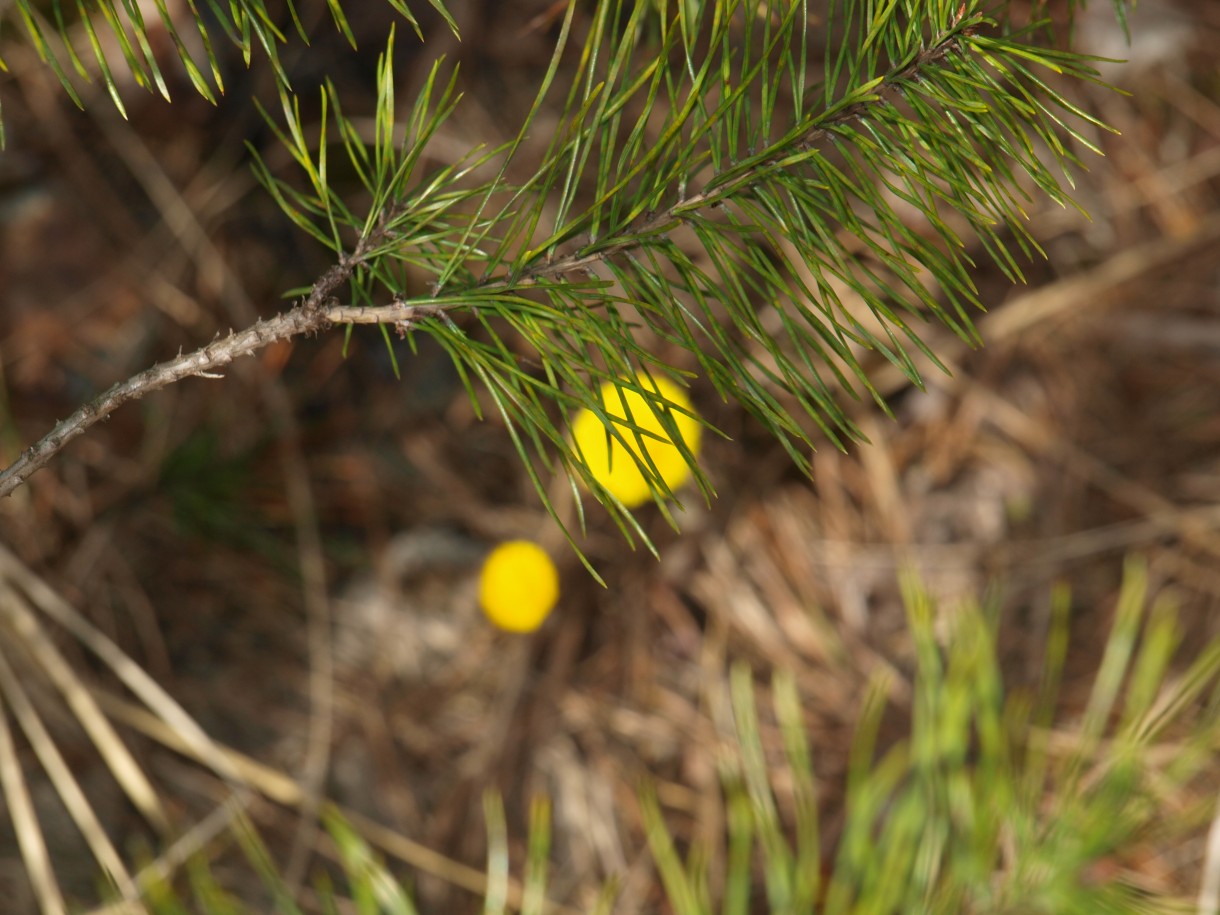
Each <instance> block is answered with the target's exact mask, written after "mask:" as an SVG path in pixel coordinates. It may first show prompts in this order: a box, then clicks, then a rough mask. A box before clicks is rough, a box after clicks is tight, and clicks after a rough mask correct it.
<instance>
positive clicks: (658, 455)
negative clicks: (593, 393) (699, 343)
mask: <svg viewBox="0 0 1220 915" xmlns="http://www.w3.org/2000/svg"><path fill="white" fill-rule="evenodd" d="M640 384H641V386H644V385H647V384H648V380H647V379H643V378H641V379H640ZM653 390H655V391H656V392H657V393H658V394H659V395H660V396H661V397H662V398H663V399H665V400H667V401H669V402H670V403H672V404H674V405H675V406H677V407H680V408H682V409H684V410H690V409H691V404H690V399H689V398H688V397H687V396H686V392H685V391H683V390H682V389H681V388H679V387H678V386H677V385H674V384H672V383H671V382H669V381H667V380H665V379H664V378H656V379H653ZM602 400H603V402H604V403H605V410H606V413H607V414H608V415H609V416H610V417H612V418H613V419H615V420H620V419H621V420H623V422H616V423H615V426H616V427H617V431H618V432H619V433H621V434H622V436H623V439H624V440H625V442H626V447H624V445H623V443H622V442H620V441H618V440H617V439H615V438H613V437H608V436H607V435H606V427H605V425H604V424H603V423H602V421H601V420H600V419H599V418H598V417H597V415H596V414H595V413H593V412H592V411H591V410H588V409H582V410H581V411H580V412H579V413H578V414H577V415H576V419H575V420H574V421H573V423H572V438H573V440H574V441H575V443H576V446H577V450H578V452H579V454H580V455H582V456H583V457H584V460H585V462H586V463H587V464H588V466H589V470H590V472H591V473H592V474H593V478H594V479H595V480H597V481H598V482H599V483H601V484H602V485H603V486H604V487H606V489H607V491H609V492H610V494H611V495H613V496H614V497H615V498H617V499H618V500H619V501H620V502H622V503H623V504H624V505H625V506H627V507H628V508H637V507H638V506H640V505H643V504H644V503H645V502H647V501H648V500H649V499H650V498H652V491H651V489H650V488H649V486H648V480H647V479H646V478H645V476H644V474H643V472H641V470H640V467H639V465H637V464H636V461H635V458H634V457H633V455H636V456H639V457H640V458H641V460H643V455H644V454H647V455H648V458H650V459H651V460H652V464H653V466H655V467H656V469H657V474H658V475H659V476H660V478H661V479H662V480H663V481H664V482H665V485H666V486H668V487H669V488H670V490H675V489H677V488H678V487H679V486H681V485H682V484H683V483H685V482H686V481H687V480H688V479H689V478H690V475H691V469H690V465H688V464H687V462H686V459H685V458H684V457H683V456H682V452H681V451H680V450H679V448H678V446H677V445H676V444H674V441H673V439H671V438H670V436H669V433H668V432H667V431H666V430H665V428H664V427H663V426H662V425H661V420H660V418H659V417H658V416H657V414H656V413H654V412H653V406H652V404H651V403H650V402H649V401H648V400H647V399H645V397H644V395H642V394H640V393H639V392H638V391H632V390H627V389H624V388H623V387H621V386H620V385H618V384H613V383H609V382H607V383H606V384H604V385H602ZM657 409H658V410H659V409H662V408H661V407H660V406H658V407H657ZM629 411H630V414H631V425H628V423H627V422H626V420H627V414H628V412H629ZM669 415H670V416H671V417H672V419H673V423H674V426H675V427H676V428H677V432H678V435H679V436H680V439H681V441H682V442H683V443H685V445H686V448H687V450H688V451H689V452H690V453H691V454H692V455H698V453H699V441H700V435H701V433H702V431H703V430H702V427H701V426H700V424H699V421H698V420H696V419H695V418H694V417H693V416H690V415H688V414H686V413H680V412H678V411H677V410H671V411H670V413H669ZM632 426H636V427H638V428H639V429H641V430H643V431H644V432H649V433H652V434H653V435H656V436H657V438H653V437H652V436H651V435H644V434H642V433H641V434H640V435H638V436H637V434H636V430H635V429H634V428H632ZM641 445H642V446H643V452H641V450H640V446H641ZM628 449H630V450H628ZM645 466H646V467H647V466H648V465H647V461H645Z"/></svg>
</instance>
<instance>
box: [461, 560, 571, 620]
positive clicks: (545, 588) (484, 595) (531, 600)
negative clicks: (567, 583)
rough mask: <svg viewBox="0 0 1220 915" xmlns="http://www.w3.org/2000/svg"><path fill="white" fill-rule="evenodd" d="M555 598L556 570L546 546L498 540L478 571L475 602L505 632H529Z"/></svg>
mask: <svg viewBox="0 0 1220 915" xmlns="http://www.w3.org/2000/svg"><path fill="white" fill-rule="evenodd" d="M558 600H559V572H558V571H557V570H556V569H555V563H553V562H552V561H551V557H550V556H548V555H547V552H546V550H544V549H543V548H542V547H540V546H539V545H538V544H536V543H533V542H531V541H529V540H509V541H507V542H505V543H501V544H500V545H499V546H497V547H496V548H495V549H494V550H492V551H491V553H489V554H488V556H487V559H486V560H484V562H483V570H482V571H481V572H480V573H479V604H480V605H481V606H482V607H483V612H484V613H485V614H486V615H487V618H488V619H489V620H491V621H492V622H493V623H494V624H495V625H497V626H499V627H500V628H501V629H505V630H507V631H509V632H533V631H534V630H535V629H537V628H538V627H539V626H541V625H542V621H543V620H545V619H546V618H547V615H548V614H550V612H551V609H552V608H553V607H554V606H555V604H556V602H557V601H558Z"/></svg>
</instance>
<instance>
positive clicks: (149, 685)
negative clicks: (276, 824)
mask: <svg viewBox="0 0 1220 915" xmlns="http://www.w3.org/2000/svg"><path fill="white" fill-rule="evenodd" d="M3 578H8V579H9V580H10V581H13V582H15V583H16V584H17V585H18V586H19V587H20V589H21V590H22V591H23V592H24V593H25V594H26V595H28V596H29V598H30V600H31V601H32V602H33V603H34V604H35V605H36V606H37V607H38V608H39V609H40V610H41V611H42V612H43V613H45V614H46V615H47V616H49V617H50V618H51V619H53V620H55V622H57V623H59V624H60V625H61V626H63V627H64V628H65V629H66V630H68V632H69V633H71V634H72V636H73V637H74V638H76V639H77V640H78V641H79V642H80V643H81V644H82V645H84V646H85V647H86V648H88V649H89V650H90V651H92V652H93V653H94V654H95V655H96V656H97V657H98V658H99V659H100V660H101V661H102V662H103V663H105V664H106V666H108V667H109V668H110V669H111V670H112V671H113V672H114V674H115V676H117V677H118V678H119V679H120V680H121V681H122V682H123V684H124V685H125V686H126V687H127V688H128V689H130V690H131V691H132V692H133V693H134V694H135V695H136V696H138V697H139V698H140V700H141V701H142V702H143V703H144V704H145V705H147V706H148V707H149V708H150V709H151V710H152V711H153V712H154V713H155V714H156V715H158V716H159V717H160V718H161V719H162V720H163V721H164V722H165V723H166V725H167V726H168V727H170V728H173V729H174V730H175V731H176V732H177V733H178V734H180V735H181V738H182V740H183V741H184V742H185V743H187V744H188V745H189V746H190V747H191V748H192V753H193V755H194V756H195V758H197V759H199V760H200V761H201V762H203V763H205V764H206V765H208V766H210V767H211V768H212V770H213V771H214V772H216V773H217V774H218V775H220V776H222V777H225V778H234V779H235V780H238V781H240V779H237V778H236V773H234V772H233V771H232V770H231V769H229V768H228V766H229V762H228V758H227V757H226V756H225V755H224V754H223V753H221V752H220V751H219V750H218V749H217V748H216V746H215V744H214V743H213V742H212V739H211V738H210V737H209V736H208V735H207V733H206V732H205V731H204V730H203V728H201V727H200V726H199V725H198V724H197V723H196V722H195V719H194V718H192V717H191V716H190V715H189V714H188V713H187V712H186V710H185V709H184V708H182V706H181V705H179V704H178V703H177V701H175V700H174V698H173V697H172V696H170V694H169V693H167V692H166V691H165V690H164V689H163V688H162V687H161V686H160V685H159V684H158V683H157V681H156V680H154V679H153V678H152V677H150V676H149V675H148V672H147V671H145V670H144V669H143V668H142V667H140V665H139V664H137V663H136V662H135V661H133V660H132V659H131V658H129V657H128V656H127V655H126V654H124V653H123V651H122V650H121V649H120V648H119V647H118V646H117V645H115V644H114V642H112V641H111V640H110V639H109V638H107V637H106V636H105V635H104V634H102V633H101V632H99V631H98V630H97V629H96V628H94V626H93V625H92V624H90V623H89V621H88V620H86V619H85V618H84V617H83V616H81V615H80V614H79V613H77V612H76V610H75V609H74V608H73V607H72V605H71V604H69V603H68V602H67V601H65V600H64V599H63V598H62V597H60V596H59V595H58V594H56V593H55V591H54V590H52V589H51V587H50V586H49V585H47V584H46V583H45V582H44V581H42V579H40V578H38V576H36V575H35V574H34V573H33V572H31V571H30V570H29V569H27V568H26V567H25V566H24V565H23V564H22V563H21V562H20V561H19V560H18V559H17V558H16V557H15V556H13V554H12V553H10V552H9V551H8V550H6V549H4V547H2V546H0V579H3ZM31 619H32V617H31ZM35 625H36V624H35Z"/></svg>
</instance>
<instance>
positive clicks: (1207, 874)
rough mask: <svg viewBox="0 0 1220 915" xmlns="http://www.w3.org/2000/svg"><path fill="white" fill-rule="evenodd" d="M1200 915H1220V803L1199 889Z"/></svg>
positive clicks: (1213, 822)
mask: <svg viewBox="0 0 1220 915" xmlns="http://www.w3.org/2000/svg"><path fill="white" fill-rule="evenodd" d="M1199 915H1220V802H1217V804H1216V816H1215V818H1214V819H1213V820H1212V825H1211V829H1210V830H1208V833H1207V852H1206V855H1205V857H1204V859H1203V881H1202V883H1201V885H1200V887H1199Z"/></svg>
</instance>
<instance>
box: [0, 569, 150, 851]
mask: <svg viewBox="0 0 1220 915" xmlns="http://www.w3.org/2000/svg"><path fill="white" fill-rule="evenodd" d="M4 553H5V551H3V550H2V549H0V570H2V571H4V572H7V571H10V569H9V568H8V567H9V566H11V563H9V562H4V561H3V559H7V558H8V557H6V556H4ZM5 577H7V576H5ZM11 580H12V579H11V578H10V581H11ZM22 590H24V588H23V589H22ZM27 595H28V592H27ZM0 624H3V626H4V627H5V628H7V629H8V630H9V632H11V633H12V634H13V636H14V637H15V638H16V639H18V640H19V641H20V643H21V644H22V646H23V647H24V648H25V650H26V651H27V652H28V653H29V654H30V656H31V658H32V659H33V660H34V661H35V663H37V664H38V666H39V667H40V668H42V671H43V673H44V674H46V676H47V679H49V680H50V681H51V683H52V684H54V686H55V688H56V689H57V690H59V693H60V695H62V696H63V698H64V702H66V703H67V705H68V708H69V709H71V710H72V714H73V715H74V716H76V719H77V721H79V722H80V724H81V727H82V728H84V730H85V733H86V734H88V735H89V739H90V740H92V741H93V745H94V746H95V747H97V750H98V752H99V753H100V754H101V756H102V759H103V760H104V761H105V763H106V766H107V768H108V769H109V770H110V773H111V774H112V775H113V776H114V778H115V781H117V782H118V783H119V786H120V787H121V788H122V789H123V792H124V793H125V794H126V795H127V797H128V798H129V799H130V800H131V802H132V803H133V804H134V805H135V806H136V809H137V810H139V811H140V813H141V814H143V815H144V817H145V819H147V820H148V821H149V822H150V823H152V824H153V826H155V827H156V828H157V829H159V830H161V831H162V832H165V831H168V829H169V819H168V817H167V816H166V814H165V808H164V807H163V806H162V805H161V799H160V798H159V797H158V796H157V792H156V791H155V790H154V789H153V786H152V782H150V781H149V780H148V777H147V776H146V775H145V774H144V770H143V769H142V768H140V764H139V763H137V762H136V760H135V757H134V756H132V754H131V751H130V750H128V749H127V745H126V744H125V743H123V739H122V738H121V737H119V735H118V732H117V731H115V729H114V727H113V726H112V725H111V724H110V721H109V720H108V719H107V718H106V716H105V715H104V714H103V713H102V710H101V709H100V708H98V705H97V702H96V701H94V699H93V696H92V695H90V693H89V690H88V688H87V687H86V686H85V684H84V682H83V681H82V680H81V678H80V677H79V676H78V675H77V673H76V671H75V670H73V669H72V665H71V664H69V663H68V662H67V660H66V659H65V658H64V656H63V655H62V654H61V653H60V651H59V649H58V648H56V647H55V644H54V643H53V642H52V641H51V639H50V637H49V636H48V635H47V633H46V631H45V630H44V629H43V628H42V625H41V624H40V623H39V622H38V619H37V617H35V616H34V613H33V612H32V611H31V610H30V608H29V607H27V606H26V605H25V604H24V602H23V601H21V600H19V599H18V597H17V596H16V595H15V594H14V593H12V592H9V593H7V594H5V595H3V598H2V599H0Z"/></svg>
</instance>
